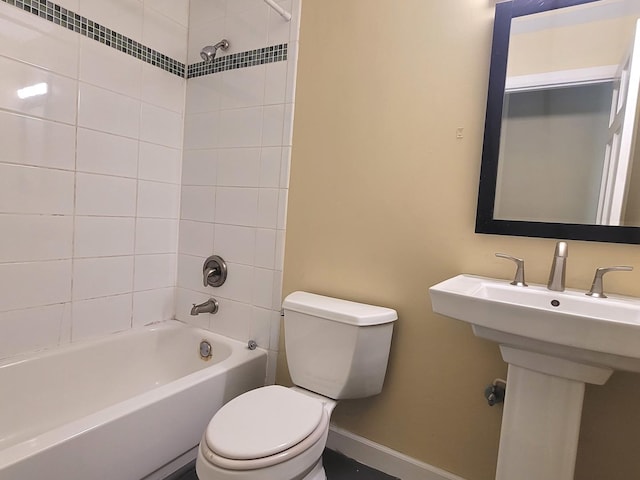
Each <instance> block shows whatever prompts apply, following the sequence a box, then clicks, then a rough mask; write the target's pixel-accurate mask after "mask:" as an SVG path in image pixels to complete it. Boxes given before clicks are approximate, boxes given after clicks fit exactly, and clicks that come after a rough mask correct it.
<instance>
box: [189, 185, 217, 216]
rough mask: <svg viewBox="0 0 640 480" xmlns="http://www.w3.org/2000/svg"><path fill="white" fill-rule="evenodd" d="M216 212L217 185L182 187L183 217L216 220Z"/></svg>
mask: <svg viewBox="0 0 640 480" xmlns="http://www.w3.org/2000/svg"><path fill="white" fill-rule="evenodd" d="M215 212H216V188H215V187H199V186H184V187H182V200H181V214H180V218H181V219H183V220H197V221H200V222H213V221H214V220H215Z"/></svg>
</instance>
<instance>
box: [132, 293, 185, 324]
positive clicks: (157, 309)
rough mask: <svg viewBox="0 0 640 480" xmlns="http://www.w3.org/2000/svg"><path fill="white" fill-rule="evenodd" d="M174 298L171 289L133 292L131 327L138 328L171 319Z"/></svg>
mask: <svg viewBox="0 0 640 480" xmlns="http://www.w3.org/2000/svg"><path fill="white" fill-rule="evenodd" d="M174 297H175V289H174V288H173V287H169V288H160V289H157V290H146V291H144V292H135V293H134V294H133V326H134V327H139V326H142V325H149V324H151V323H155V322H161V321H164V320H170V319H171V318H173V316H174Z"/></svg>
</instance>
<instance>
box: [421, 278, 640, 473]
mask: <svg viewBox="0 0 640 480" xmlns="http://www.w3.org/2000/svg"><path fill="white" fill-rule="evenodd" d="M429 292H430V294H431V301H432V306H433V311H434V312H436V313H440V314H442V315H446V316H448V317H452V318H455V319H458V320H462V321H464V322H467V323H469V324H471V326H472V328H473V332H474V333H475V334H476V335H477V336H479V337H482V338H486V339H489V340H493V341H495V342H497V343H498V344H499V345H500V351H501V353H502V358H503V359H504V360H505V361H506V362H507V363H508V364H509V369H508V374H507V389H506V396H505V403H504V410H503V414H502V426H501V430H500V449H499V452H498V464H497V468H496V480H513V479H518V480H540V479H553V480H573V478H574V476H573V474H574V470H575V459H576V452H577V449H578V438H579V431H580V418H581V414H582V402H583V397H584V389H585V383H592V384H597V385H604V384H605V383H606V382H607V380H608V379H609V377H610V376H611V374H612V373H613V371H614V370H628V371H632V372H640V301H639V300H637V299H634V298H629V297H622V296H613V295H611V296H609V297H608V298H593V297H588V296H586V295H585V294H584V292H578V291H572V290H566V291H564V292H553V291H550V290H548V289H547V288H546V286H540V285H530V286H529V287H517V286H514V285H511V284H510V283H509V282H508V281H507V280H495V279H492V278H484V277H478V276H474V275H458V276H457V277H453V278H451V279H449V280H445V281H444V282H441V283H439V284H437V285H434V286H433V287H431V288H430V289H429Z"/></svg>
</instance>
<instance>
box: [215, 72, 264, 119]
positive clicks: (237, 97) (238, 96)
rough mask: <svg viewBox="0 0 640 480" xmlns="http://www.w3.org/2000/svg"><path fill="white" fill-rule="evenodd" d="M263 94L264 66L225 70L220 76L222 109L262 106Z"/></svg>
mask: <svg viewBox="0 0 640 480" xmlns="http://www.w3.org/2000/svg"><path fill="white" fill-rule="evenodd" d="M264 93H265V66H264V65H257V66H253V67H247V68H239V69H237V70H227V71H226V72H222V73H221V74H220V95H221V103H220V106H221V108H223V109H227V108H242V107H254V106H257V105H262V104H263V103H264Z"/></svg>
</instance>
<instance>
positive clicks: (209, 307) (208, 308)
mask: <svg viewBox="0 0 640 480" xmlns="http://www.w3.org/2000/svg"><path fill="white" fill-rule="evenodd" d="M217 311H218V301H217V300H216V299H215V298H210V299H209V300H207V301H206V302H204V303H201V304H199V305H196V304H195V303H194V304H193V307H192V308H191V315H200V314H201V313H216V312H217Z"/></svg>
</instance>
